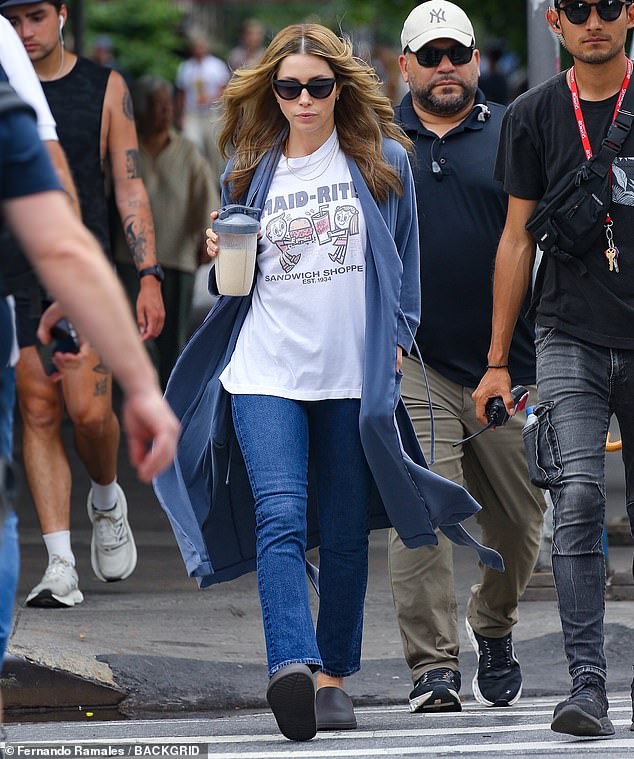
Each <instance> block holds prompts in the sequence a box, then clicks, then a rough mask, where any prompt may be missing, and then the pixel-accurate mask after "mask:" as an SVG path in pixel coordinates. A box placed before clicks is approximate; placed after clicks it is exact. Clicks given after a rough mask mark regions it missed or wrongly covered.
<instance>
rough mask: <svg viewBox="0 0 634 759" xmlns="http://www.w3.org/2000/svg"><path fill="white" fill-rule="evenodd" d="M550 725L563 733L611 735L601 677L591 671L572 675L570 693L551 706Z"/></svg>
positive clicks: (611, 728) (552, 728)
mask: <svg viewBox="0 0 634 759" xmlns="http://www.w3.org/2000/svg"><path fill="white" fill-rule="evenodd" d="M550 729H551V730H554V731H555V732H556V733H566V734H567V735H579V736H592V735H595V736H596V735H614V726H613V725H612V723H611V722H610V718H609V717H608V699H607V696H606V695H605V682H604V680H603V678H602V677H600V676H599V675H595V674H592V673H591V672H587V673H585V674H583V675H579V676H578V677H575V679H574V680H573V681H572V690H571V691H570V696H568V698H567V699H566V700H565V701H562V702H561V703H560V704H557V706H556V707H555V711H554V713H553V721H552V723H551V725H550Z"/></svg>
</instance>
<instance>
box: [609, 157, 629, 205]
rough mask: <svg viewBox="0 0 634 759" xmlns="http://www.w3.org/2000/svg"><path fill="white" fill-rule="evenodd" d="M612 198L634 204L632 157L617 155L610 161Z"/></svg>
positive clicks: (622, 202) (621, 202) (615, 200)
mask: <svg viewBox="0 0 634 759" xmlns="http://www.w3.org/2000/svg"><path fill="white" fill-rule="evenodd" d="M612 200H613V201H614V202H615V203H620V204H621V205H623V206H634V158H629V157H626V156H619V157H618V158H616V159H615V160H614V162H613V163H612Z"/></svg>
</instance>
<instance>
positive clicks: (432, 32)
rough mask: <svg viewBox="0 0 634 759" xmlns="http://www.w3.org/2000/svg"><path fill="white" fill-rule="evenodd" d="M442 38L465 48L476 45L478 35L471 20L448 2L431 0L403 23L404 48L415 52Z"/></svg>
mask: <svg viewBox="0 0 634 759" xmlns="http://www.w3.org/2000/svg"><path fill="white" fill-rule="evenodd" d="M439 39H450V40H456V42H459V43H460V44H461V45H465V46H466V47H470V46H471V45H475V34H474V33H473V26H472V25H471V21H469V17H468V16H467V14H466V13H465V12H464V11H463V10H462V8H460V7H458V6H457V5H455V4H454V3H450V2H448V0H427V2H425V3H422V4H421V5H417V6H416V8H414V10H413V11H412V12H411V13H410V14H409V16H408V17H407V18H406V19H405V23H404V24H403V31H402V32H401V49H402V50H405V48H407V47H408V48H409V49H410V50H411V51H412V53H415V52H416V51H417V50H420V48H421V47H423V45H426V44H427V43H428V42H432V41H433V40H439Z"/></svg>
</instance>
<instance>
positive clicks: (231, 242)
mask: <svg viewBox="0 0 634 759" xmlns="http://www.w3.org/2000/svg"><path fill="white" fill-rule="evenodd" d="M259 218H260V209H259V208H249V207H248V206H241V205H229V206H225V207H224V208H221V209H220V213H219V215H218V218H217V219H215V220H214V221H213V222H212V225H211V226H212V229H213V230H214V232H216V234H217V235H218V255H217V256H216V261H215V271H216V286H217V287H218V292H219V293H220V294H221V295H248V294H249V293H250V292H251V288H252V286H253V277H254V276H255V255H256V250H257V245H258V230H259V229H260V222H259Z"/></svg>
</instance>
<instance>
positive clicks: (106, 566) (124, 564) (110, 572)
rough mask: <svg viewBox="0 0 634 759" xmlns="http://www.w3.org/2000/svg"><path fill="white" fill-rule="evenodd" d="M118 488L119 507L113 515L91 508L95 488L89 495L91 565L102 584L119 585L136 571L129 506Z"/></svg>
mask: <svg viewBox="0 0 634 759" xmlns="http://www.w3.org/2000/svg"><path fill="white" fill-rule="evenodd" d="M116 488H117V503H116V505H115V507H114V508H113V509H111V510H110V511H99V510H98V509H96V508H95V507H94V506H93V505H92V488H91V489H90V492H89V493H88V502H87V504H86V506H87V508H88V516H89V517H90V521H91V522H92V525H93V528H92V539H91V541H90V562H91V564H92V568H93V571H94V573H95V574H96V575H97V577H98V578H99V579H100V580H102V581H103V582H116V581H117V580H125V579H126V577H129V576H130V575H131V574H132V572H133V571H134V568H135V567H136V559H137V554H136V545H135V544H134V536H133V535H132V530H131V529H130V525H129V523H128V504H127V502H126V499H125V495H124V493H123V490H121V488H120V487H119V485H117V486H116Z"/></svg>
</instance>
